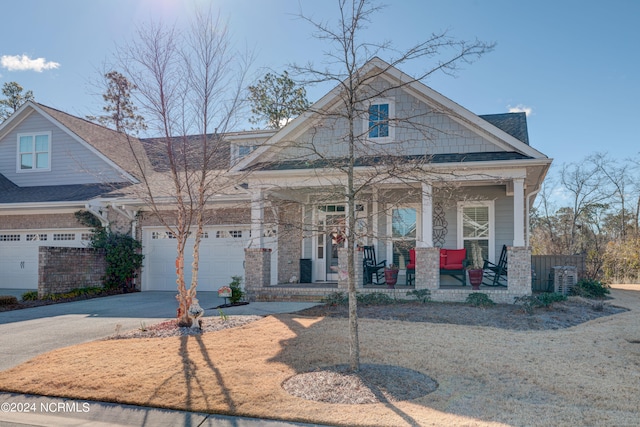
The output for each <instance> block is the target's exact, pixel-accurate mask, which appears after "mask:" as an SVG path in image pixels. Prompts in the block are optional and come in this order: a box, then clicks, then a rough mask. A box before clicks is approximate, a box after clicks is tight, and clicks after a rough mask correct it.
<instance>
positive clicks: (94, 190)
mask: <svg viewBox="0 0 640 427" xmlns="http://www.w3.org/2000/svg"><path fill="white" fill-rule="evenodd" d="M1 178H2V176H1V175H0V186H1V185H2V180H1ZM5 179H6V178H5ZM129 185H131V184H128V183H114V184H76V185H47V186H40V187H15V188H12V189H9V190H7V191H5V190H3V191H2V192H0V204H4V203H41V202H83V201H88V200H91V199H95V198H96V197H100V196H103V195H105V194H107V193H110V196H111V197H117V196H118V194H117V191H116V192H115V193H114V190H119V189H122V188H124V187H127V186H129Z"/></svg>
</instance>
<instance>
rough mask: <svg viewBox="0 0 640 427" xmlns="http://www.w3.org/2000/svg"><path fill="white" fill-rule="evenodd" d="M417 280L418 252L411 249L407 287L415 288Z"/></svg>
mask: <svg viewBox="0 0 640 427" xmlns="http://www.w3.org/2000/svg"><path fill="white" fill-rule="evenodd" d="M415 278H416V250H415V249H409V264H407V286H413V281H414V280H415Z"/></svg>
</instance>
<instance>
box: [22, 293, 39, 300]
mask: <svg viewBox="0 0 640 427" xmlns="http://www.w3.org/2000/svg"><path fill="white" fill-rule="evenodd" d="M37 300H38V291H27V292H25V293H24V294H22V301H37Z"/></svg>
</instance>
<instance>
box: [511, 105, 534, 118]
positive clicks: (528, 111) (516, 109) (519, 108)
mask: <svg viewBox="0 0 640 427" xmlns="http://www.w3.org/2000/svg"><path fill="white" fill-rule="evenodd" d="M507 108H508V109H509V112H510V113H525V114H526V115H527V117H529V116H530V115H531V113H532V112H533V108H532V107H527V106H526V105H523V104H518V105H516V106H515V107H512V106H511V105H509V106H507Z"/></svg>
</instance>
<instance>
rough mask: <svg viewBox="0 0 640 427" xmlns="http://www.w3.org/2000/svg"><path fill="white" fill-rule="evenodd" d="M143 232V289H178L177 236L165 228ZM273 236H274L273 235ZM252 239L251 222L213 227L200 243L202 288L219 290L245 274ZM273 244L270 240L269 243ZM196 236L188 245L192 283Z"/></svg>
mask: <svg viewBox="0 0 640 427" xmlns="http://www.w3.org/2000/svg"><path fill="white" fill-rule="evenodd" d="M143 231H144V233H143V245H144V249H143V253H144V255H145V259H144V269H143V278H142V279H143V280H142V290H143V291H175V290H176V287H177V285H176V268H175V260H176V240H175V238H174V237H173V235H172V234H171V233H169V232H167V231H166V230H165V229H164V228H161V227H160V228H156V227H145V228H144V230H143ZM272 240H273V239H272ZM250 242H251V237H250V227H249V226H235V227H209V228H207V229H206V230H205V234H204V235H203V238H202V240H201V243H200V265H199V271H198V290H199V291H217V290H218V288H220V287H221V286H225V285H228V284H229V283H230V282H231V276H242V277H243V278H244V276H245V273H244V249H245V248H246V247H248V246H249V244H250ZM271 246H273V243H268V246H267V247H271ZM275 258H276V255H275V253H274V254H273V255H272V264H271V265H272V267H271V271H272V281H273V278H274V277H275V274H276V272H275V265H276V264H275V262H276V260H275ZM192 261H193V239H189V241H188V242H187V246H186V248H185V282H186V284H187V287H189V285H190V283H191V262H192Z"/></svg>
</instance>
